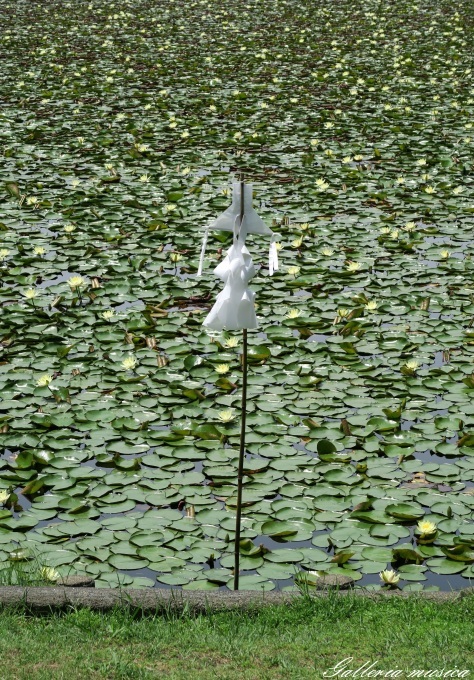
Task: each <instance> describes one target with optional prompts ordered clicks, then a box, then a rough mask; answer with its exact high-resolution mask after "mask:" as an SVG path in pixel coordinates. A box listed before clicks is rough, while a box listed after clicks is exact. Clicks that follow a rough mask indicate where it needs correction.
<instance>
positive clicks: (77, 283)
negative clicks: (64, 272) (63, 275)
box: [68, 276, 85, 290]
mask: <svg viewBox="0 0 474 680" xmlns="http://www.w3.org/2000/svg"><path fill="white" fill-rule="evenodd" d="M68 284H69V287H70V288H71V290H75V289H76V288H81V287H82V286H84V285H85V281H84V279H83V278H82V276H71V278H70V279H68Z"/></svg>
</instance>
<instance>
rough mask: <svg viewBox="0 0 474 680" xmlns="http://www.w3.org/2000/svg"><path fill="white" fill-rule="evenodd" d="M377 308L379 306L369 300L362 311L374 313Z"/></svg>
mask: <svg viewBox="0 0 474 680" xmlns="http://www.w3.org/2000/svg"><path fill="white" fill-rule="evenodd" d="M378 306H379V303H378V302H376V301H375V300H369V301H368V303H367V304H366V305H365V306H364V309H366V310H367V311H368V312H375V310H376V309H377V308H378Z"/></svg>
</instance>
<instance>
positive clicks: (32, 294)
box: [23, 288, 38, 300]
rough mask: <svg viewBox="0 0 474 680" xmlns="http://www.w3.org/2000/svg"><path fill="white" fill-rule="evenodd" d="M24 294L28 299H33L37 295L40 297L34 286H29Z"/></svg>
mask: <svg viewBox="0 0 474 680" xmlns="http://www.w3.org/2000/svg"><path fill="white" fill-rule="evenodd" d="M23 295H24V296H25V297H26V298H27V300H33V299H34V298H35V297H38V292H37V291H36V290H35V289H34V288H28V290H25V292H24V293H23Z"/></svg>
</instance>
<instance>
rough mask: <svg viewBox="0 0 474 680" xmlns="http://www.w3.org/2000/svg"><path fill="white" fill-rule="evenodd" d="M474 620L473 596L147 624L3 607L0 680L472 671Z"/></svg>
mask: <svg viewBox="0 0 474 680" xmlns="http://www.w3.org/2000/svg"><path fill="white" fill-rule="evenodd" d="M473 617H474V597H471V596H469V597H466V598H463V599H462V600H459V601H456V602H443V603H437V602H430V601H425V600H422V599H420V598H419V596H416V595H413V596H411V597H409V598H407V599H398V598H387V599H381V600H379V601H372V600H370V599H367V598H361V597H357V596H352V595H350V596H348V597H341V596H338V595H337V593H331V594H330V595H329V597H327V598H324V599H311V598H307V597H303V598H301V600H300V601H298V602H295V603H294V604H292V605H291V606H271V607H268V608H265V609H262V610H253V611H250V612H246V613H242V612H232V611H230V612H224V613H211V612H207V613H205V614H202V615H192V614H190V613H185V614H181V615H177V614H172V613H171V612H170V613H168V614H167V615H156V616H146V617H145V616H141V615H140V613H139V612H136V611H135V612H134V611H133V610H130V609H129V610H127V609H125V610H115V611H113V612H110V613H97V612H92V611H90V610H87V609H82V610H72V611H69V612H67V613H63V614H51V615H49V616H44V617H32V616H30V615H28V613H27V612H25V611H20V610H16V611H13V610H4V611H3V612H2V613H1V614H0V657H1V659H2V671H0V677H1V678H2V680H23V679H25V680H26V679H28V680H56V679H58V680H59V679H60V678H68V680H76V679H79V678H81V679H82V678H88V679H91V680H93V679H97V680H99V679H101V680H103V679H104V678H107V679H109V678H110V679H114V680H119V679H123V680H125V679H127V680H156V678H160V679H161V678H167V679H170V680H175V679H176V680H178V679H181V678H183V679H184V678H193V680H204V679H206V680H207V679H208V678H209V676H210V675H212V676H213V677H216V678H225V679H228V680H231V679H232V680H233V679H234V678H235V679H237V678H238V679H239V680H251V679H252V680H254V679H255V680H257V679H258V680H276V679H278V678H285V679H287V678H298V679H305V678H311V680H315V679H317V678H323V677H351V676H347V675H346V676H343V675H339V676H337V675H335V674H334V671H333V670H331V669H332V668H334V666H335V665H336V664H337V663H341V662H342V661H343V660H344V659H347V658H348V657H352V661H351V662H349V663H348V665H347V666H346V668H347V669H351V670H352V671H355V670H356V669H357V668H360V667H361V666H363V664H367V665H366V669H367V666H368V665H369V664H372V663H375V666H372V669H374V670H375V669H376V670H379V671H384V672H387V671H388V670H390V669H393V670H397V669H400V670H401V673H399V674H398V675H397V676H394V677H399V678H405V677H407V678H408V677H410V672H412V671H413V670H415V669H420V670H424V671H427V672H428V671H433V670H434V669H443V668H445V669H446V670H447V669H455V668H456V667H457V668H458V669H459V670H469V671H472V670H474V639H473V637H472V619H473ZM325 673H326V675H324V674H325ZM355 677H358V676H355ZM359 677H364V676H361V675H360V674H359ZM366 677H367V676H366ZM372 677H374V676H372ZM379 677H382V676H379ZM427 677H443V676H442V675H440V674H437V675H435V674H433V675H431V676H427ZM461 677H462V676H461ZM464 677H467V676H464Z"/></svg>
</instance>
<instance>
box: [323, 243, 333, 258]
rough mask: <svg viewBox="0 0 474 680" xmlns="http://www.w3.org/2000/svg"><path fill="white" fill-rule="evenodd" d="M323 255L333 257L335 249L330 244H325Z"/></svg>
mask: <svg viewBox="0 0 474 680" xmlns="http://www.w3.org/2000/svg"><path fill="white" fill-rule="evenodd" d="M321 255H324V257H331V255H334V250H333V249H332V248H329V247H328V246H324V248H321Z"/></svg>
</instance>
